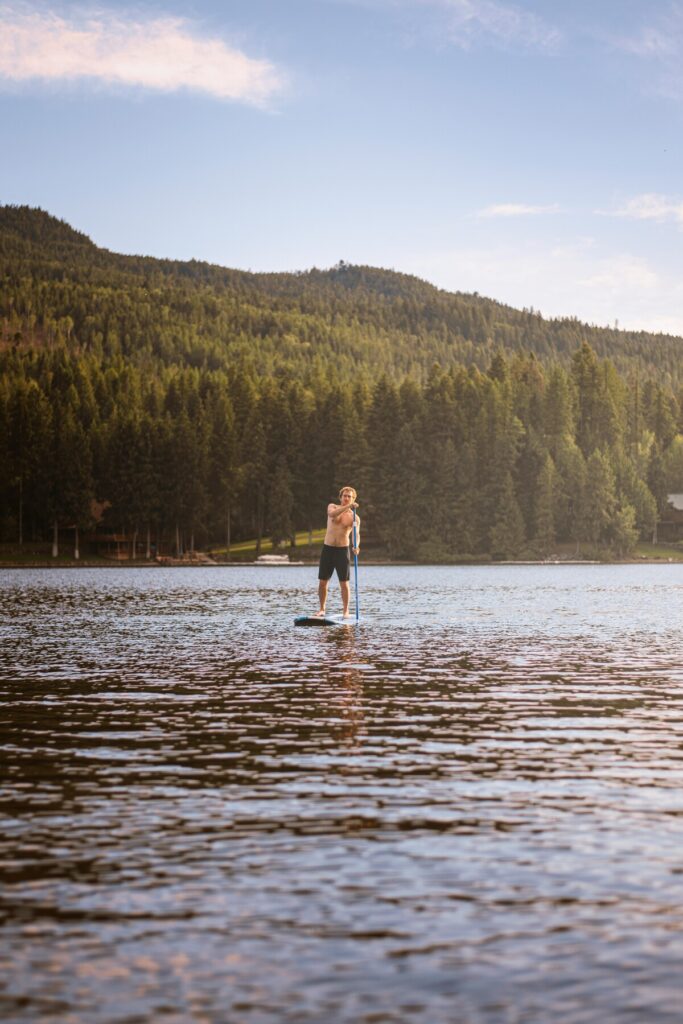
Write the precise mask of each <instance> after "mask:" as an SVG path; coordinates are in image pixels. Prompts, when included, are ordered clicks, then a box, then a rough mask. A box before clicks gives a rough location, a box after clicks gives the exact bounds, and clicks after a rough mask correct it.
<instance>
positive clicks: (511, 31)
mask: <svg viewBox="0 0 683 1024" xmlns="http://www.w3.org/2000/svg"><path fill="white" fill-rule="evenodd" d="M419 2H420V3H421V5H422V6H428V7H437V8H440V9H441V10H442V11H443V12H444V14H445V20H446V31H447V34H448V38H449V39H450V41H451V42H454V43H456V44H457V45H459V46H461V47H463V48H464V49H468V48H469V47H470V46H472V45H473V44H474V43H475V42H477V41H479V40H484V41H488V42H492V43H496V44H498V45H500V46H503V47H505V48H511V47H515V46H520V45H521V46H522V47H523V48H525V49H530V50H548V51H552V50H554V49H556V47H557V45H558V43H559V42H560V39H561V33H560V32H559V30H558V29H556V28H554V27H553V26H552V25H549V24H548V23H547V22H545V21H543V20H542V19H541V18H539V17H537V16H536V15H535V14H532V13H531V12H529V11H525V10H522V9H521V8H519V7H516V6H513V5H511V4H502V3H498V2H496V0H419Z"/></svg>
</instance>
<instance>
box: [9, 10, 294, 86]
mask: <svg viewBox="0 0 683 1024" xmlns="http://www.w3.org/2000/svg"><path fill="white" fill-rule="evenodd" d="M3 78H4V79H5V80H8V81H12V82H27V81H31V80H42V81H44V82H60V81H61V82H64V81H75V80H78V79H90V80H96V81H99V82H104V83H106V84H108V85H125V86H137V87H141V88H144V89H153V90H157V91H160V92H174V91H176V90H179V89H188V90H192V91H194V92H201V93H206V94H208V95H210V96H214V97H216V98H218V99H221V100H240V101H243V102H246V103H254V104H263V103H265V102H266V101H267V100H268V99H269V98H270V97H271V96H272V95H273V94H274V93H276V92H277V91H278V90H280V89H281V88H282V87H283V85H284V79H283V76H282V75H281V73H280V72H279V71H278V70H277V69H276V68H275V67H274V66H273V65H272V64H271V63H270V62H269V61H266V60H255V59H253V58H251V57H248V56H247V55H246V54H244V53H242V52H241V51H240V50H238V49H235V48H233V47H231V46H229V45H228V44H227V43H225V42H224V41H223V40H222V39H219V38H216V37H210V36H203V35H201V34H200V33H199V32H198V31H197V30H196V29H195V28H194V27H193V26H192V25H191V24H190V23H189V22H188V21H187V20H186V19H184V18H178V17H154V18H144V17H140V16H137V17H132V16H131V17H130V18H127V17H126V16H125V15H123V14H121V13H115V12H113V11H98V12H97V13H92V14H81V15H78V16H74V15H69V16H68V17H67V16H62V15H60V14H58V13H56V12H54V11H37V10H30V9H28V8H25V7H22V8H19V7H15V6H0V80H1V79H3Z"/></svg>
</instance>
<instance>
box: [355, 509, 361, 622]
mask: <svg viewBox="0 0 683 1024" xmlns="http://www.w3.org/2000/svg"><path fill="white" fill-rule="evenodd" d="M357 547H358V545H357V543H356V510H355V508H354V510H353V589H354V591H355V594H356V622H358V619H359V617H360V611H359V608H358V555H357V553H356V548H357Z"/></svg>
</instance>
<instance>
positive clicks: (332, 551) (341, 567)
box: [318, 544, 351, 583]
mask: <svg viewBox="0 0 683 1024" xmlns="http://www.w3.org/2000/svg"><path fill="white" fill-rule="evenodd" d="M350 566H351V559H350V556H349V549H348V547H345V548H335V547H333V546H332V545H331V544H323V550H322V554H321V555H320V567H319V569H318V579H319V580H329V579H330V577H331V576H332V573H333V572H334V570H335V569H336V570H337V576H338V577H339V580H340V582H341V583H344V582H346V581H347V580H348V578H349V570H350Z"/></svg>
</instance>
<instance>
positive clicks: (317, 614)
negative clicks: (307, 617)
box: [311, 608, 325, 619]
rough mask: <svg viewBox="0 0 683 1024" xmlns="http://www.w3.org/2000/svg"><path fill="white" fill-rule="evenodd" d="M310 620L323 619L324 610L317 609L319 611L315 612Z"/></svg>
mask: <svg viewBox="0 0 683 1024" xmlns="http://www.w3.org/2000/svg"><path fill="white" fill-rule="evenodd" d="M311 618H312V619H324V618H325V609H324V608H320V609H319V610H318V611H317V612H316V613H315V615H312V616H311Z"/></svg>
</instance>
